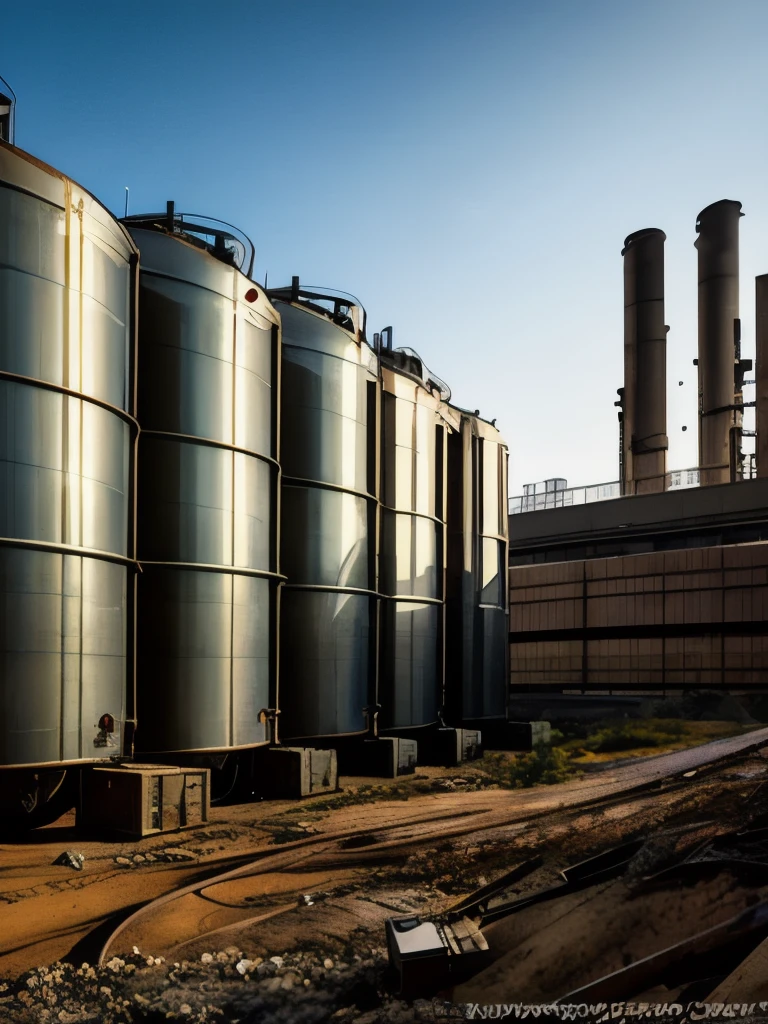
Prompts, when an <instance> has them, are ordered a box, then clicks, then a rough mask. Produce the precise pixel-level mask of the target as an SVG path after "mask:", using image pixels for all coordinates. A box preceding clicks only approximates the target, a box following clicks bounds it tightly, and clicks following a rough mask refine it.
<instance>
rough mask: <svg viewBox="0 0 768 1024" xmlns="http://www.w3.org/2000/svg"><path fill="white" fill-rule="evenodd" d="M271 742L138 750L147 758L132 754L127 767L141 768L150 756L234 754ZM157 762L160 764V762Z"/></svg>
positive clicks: (183, 766) (267, 744)
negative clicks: (231, 745)
mask: <svg viewBox="0 0 768 1024" xmlns="http://www.w3.org/2000/svg"><path fill="white" fill-rule="evenodd" d="M265 710H266V709H265ZM271 742H272V741H271V740H261V741H260V742H259V743H243V744H242V745H240V746H237V747H180V748H178V749H175V750H159V751H158V750H139V751H138V755H139V757H141V758H146V759H147V760H142V761H138V760H137V759H136V755H134V757H133V760H132V761H131V762H130V764H129V766H128V767H131V768H142V767H144V766H145V765H149V764H152V762H151V761H149V760H148V759H149V758H150V757H159V758H163V757H169V756H171V757H172V756H174V755H175V754H235V753H237V752H238V751H239V750H257V749H258V748H259V747H268V746H269V745H270V743H271ZM157 763H158V764H162V762H157ZM181 767H182V768H185V767H187V766H186V765H181Z"/></svg>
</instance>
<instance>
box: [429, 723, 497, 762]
mask: <svg viewBox="0 0 768 1024" xmlns="http://www.w3.org/2000/svg"><path fill="white" fill-rule="evenodd" d="M482 756H483V736H482V734H481V732H480V731H479V730H478V729H450V728H448V729H433V730H431V731H430V732H429V733H428V734H423V735H422V736H420V737H419V761H420V762H421V764H425V765H437V766H439V767H441V768H453V767H455V766H456V765H460V764H463V763H464V762H465V761H475V760H477V759H478V758H480V757H482Z"/></svg>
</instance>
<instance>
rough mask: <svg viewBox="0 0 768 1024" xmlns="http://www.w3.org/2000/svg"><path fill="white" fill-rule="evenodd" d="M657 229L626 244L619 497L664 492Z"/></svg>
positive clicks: (663, 335) (663, 339) (663, 334)
mask: <svg viewBox="0 0 768 1024" xmlns="http://www.w3.org/2000/svg"><path fill="white" fill-rule="evenodd" d="M665 239H666V235H665V234H664V232H663V231H659V230H658V229H657V228H647V229H646V230H644V231H636V232H635V233H634V234H632V235H629V237H628V238H626V239H625V241H624V248H623V249H622V256H623V257H624V406H623V409H624V421H623V425H624V429H623V433H622V436H623V441H622V443H623V452H622V462H623V479H622V493H623V494H647V493H650V492H653V491H663V490H664V483H665V476H666V472H667V449H668V447H669V442H668V439H667V331H668V328H667V326H666V325H665V323H664V241H665Z"/></svg>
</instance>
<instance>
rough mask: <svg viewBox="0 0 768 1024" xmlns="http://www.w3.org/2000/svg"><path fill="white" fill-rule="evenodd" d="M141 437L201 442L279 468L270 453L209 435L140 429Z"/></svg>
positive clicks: (184, 442)
mask: <svg viewBox="0 0 768 1024" xmlns="http://www.w3.org/2000/svg"><path fill="white" fill-rule="evenodd" d="M141 436H142V437H157V438H160V439H161V440H168V441H179V442H180V443H183V444H201V445H204V446H205V447H206V448H220V449H222V451H227V452H236V453H237V454H238V455H247V456H248V457H249V458H252V459H259V460H260V461H261V462H268V463H269V464H270V465H272V466H274V467H275V469H278V470H279V469H280V463H279V462H278V461H277V459H273V458H272V457H271V456H270V455H262V454H261V452H254V451H252V450H251V449H250V448H240V447H239V446H238V445H236V444H229V442H227V441H215V440H214V439H213V438H211V437H198V435H197V434H176V433H174V432H173V431H170V430H142V432H141Z"/></svg>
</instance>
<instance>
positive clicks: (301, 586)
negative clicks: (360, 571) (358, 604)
mask: <svg viewBox="0 0 768 1024" xmlns="http://www.w3.org/2000/svg"><path fill="white" fill-rule="evenodd" d="M281 578H282V579H285V578H286V577H285V576H283V577H281ZM283 589H284V590H316V591H318V592H319V593H323V594H359V595H360V596H362V597H381V594H379V593H378V592H377V591H376V590H364V589H363V588H362V587H332V586H331V585H330V584H326V583H286V584H285V585H284V587H283Z"/></svg>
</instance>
